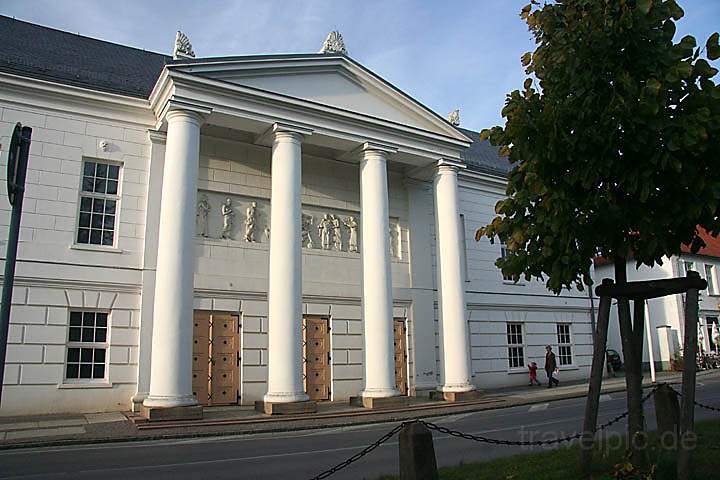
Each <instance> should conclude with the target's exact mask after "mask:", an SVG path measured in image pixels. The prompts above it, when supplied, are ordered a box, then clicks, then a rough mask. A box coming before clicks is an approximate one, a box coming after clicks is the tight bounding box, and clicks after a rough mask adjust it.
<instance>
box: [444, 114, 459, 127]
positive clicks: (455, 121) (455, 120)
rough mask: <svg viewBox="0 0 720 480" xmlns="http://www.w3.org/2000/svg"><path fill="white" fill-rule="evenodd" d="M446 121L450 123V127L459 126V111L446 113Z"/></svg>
mask: <svg viewBox="0 0 720 480" xmlns="http://www.w3.org/2000/svg"><path fill="white" fill-rule="evenodd" d="M447 121H448V122H450V124H451V125H455V126H456V127H458V126H460V110H453V111H452V112H450V113H448V116H447Z"/></svg>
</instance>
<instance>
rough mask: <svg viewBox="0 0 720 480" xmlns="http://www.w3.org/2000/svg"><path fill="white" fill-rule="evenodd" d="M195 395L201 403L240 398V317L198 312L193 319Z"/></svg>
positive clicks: (231, 401)
mask: <svg viewBox="0 0 720 480" xmlns="http://www.w3.org/2000/svg"><path fill="white" fill-rule="evenodd" d="M192 376H193V378H192V388H193V395H195V397H196V398H197V401H198V404H200V405H229V404H236V403H238V400H239V388H240V317H239V315H236V314H230V313H215V312H207V311H195V314H194V318H193V370H192Z"/></svg>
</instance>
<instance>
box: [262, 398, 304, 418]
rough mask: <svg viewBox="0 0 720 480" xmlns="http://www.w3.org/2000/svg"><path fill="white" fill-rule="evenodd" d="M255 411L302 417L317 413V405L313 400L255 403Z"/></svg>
mask: <svg viewBox="0 0 720 480" xmlns="http://www.w3.org/2000/svg"><path fill="white" fill-rule="evenodd" d="M255 410H256V411H258V412H261V413H264V414H266V415H302V414H304V413H315V412H317V403H316V402H315V401H313V400H305V401H301V402H282V403H276V402H264V401H262V400H258V401H256V402H255Z"/></svg>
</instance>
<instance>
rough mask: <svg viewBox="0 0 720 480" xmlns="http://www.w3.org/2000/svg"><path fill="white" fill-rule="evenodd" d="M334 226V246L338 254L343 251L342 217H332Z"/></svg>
mask: <svg viewBox="0 0 720 480" xmlns="http://www.w3.org/2000/svg"><path fill="white" fill-rule="evenodd" d="M331 217H332V226H333V246H334V247H335V250H337V251H338V252H340V251H342V222H341V221H340V217H336V216H335V215H331Z"/></svg>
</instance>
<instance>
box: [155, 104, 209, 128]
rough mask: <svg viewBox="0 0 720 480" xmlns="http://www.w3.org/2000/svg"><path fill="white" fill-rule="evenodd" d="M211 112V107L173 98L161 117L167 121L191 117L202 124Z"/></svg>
mask: <svg viewBox="0 0 720 480" xmlns="http://www.w3.org/2000/svg"><path fill="white" fill-rule="evenodd" d="M211 113H212V108H210V107H205V106H203V105H195V104H193V103H187V102H180V101H177V100H171V101H169V102H168V103H167V104H166V105H165V108H164V109H163V112H162V115H161V116H160V118H161V119H163V120H166V121H170V120H172V119H173V118H175V119H177V118H184V119H191V120H192V121H194V122H195V123H197V124H198V125H202V124H203V123H205V119H206V118H207V116H208V115H210V114H211Z"/></svg>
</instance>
